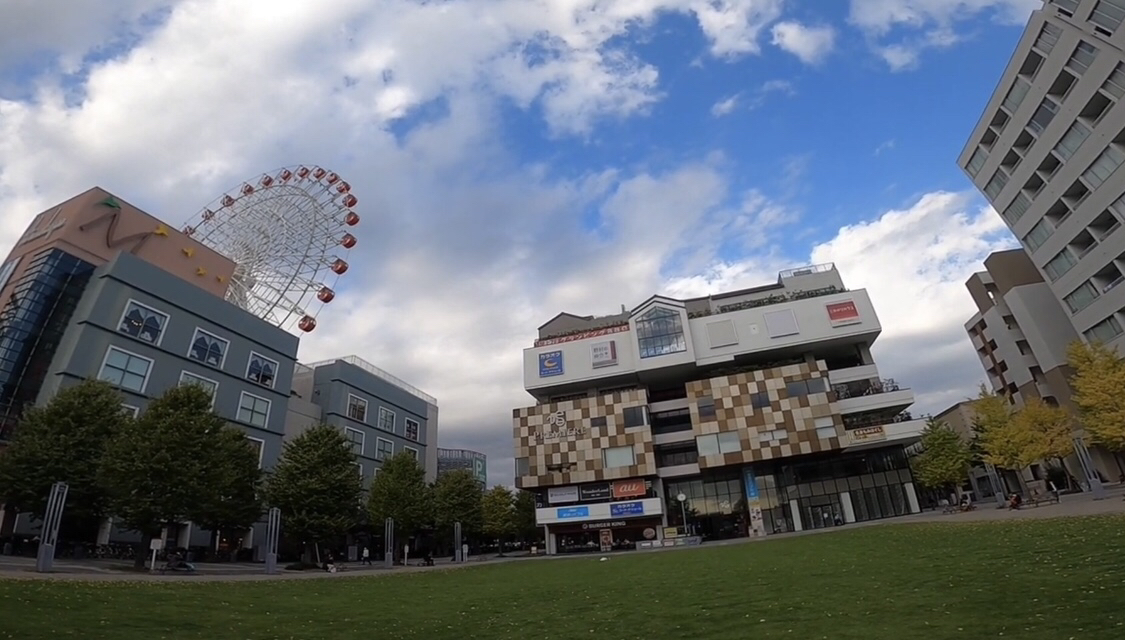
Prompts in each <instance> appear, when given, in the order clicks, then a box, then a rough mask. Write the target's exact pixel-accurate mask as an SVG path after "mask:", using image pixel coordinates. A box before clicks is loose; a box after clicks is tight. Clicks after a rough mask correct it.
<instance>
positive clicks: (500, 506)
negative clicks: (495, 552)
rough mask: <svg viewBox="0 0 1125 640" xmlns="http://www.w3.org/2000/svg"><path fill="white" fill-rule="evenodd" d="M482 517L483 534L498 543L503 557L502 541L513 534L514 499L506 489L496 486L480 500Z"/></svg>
mask: <svg viewBox="0 0 1125 640" xmlns="http://www.w3.org/2000/svg"><path fill="white" fill-rule="evenodd" d="M481 511H482V512H483V516H484V533H485V535H487V536H489V537H490V538H493V539H495V540H497V541H498V542H499V545H500V555H504V541H505V539H506V538H507V537H508V536H510V535H512V534H513V533H514V532H515V514H516V510H515V499H514V496H512V492H511V491H510V490H509V489H508V487H504V486H501V485H496V486H495V487H492V488H491V489H489V490H488V491H486V492H485V493H484V496H483V498H482V499H481Z"/></svg>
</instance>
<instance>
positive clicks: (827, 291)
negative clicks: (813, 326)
mask: <svg viewBox="0 0 1125 640" xmlns="http://www.w3.org/2000/svg"><path fill="white" fill-rule="evenodd" d="M846 292H847V289H845V288H843V287H837V286H836V285H829V286H827V287H821V288H819V289H808V290H800V291H790V292H788V293H776V294H773V295H768V296H766V297H764V298H754V299H753V300H744V301H742V302H736V303H734V304H727V305H723V306H721V307H719V309H718V311H711V310H710V309H704V310H702V311H695V312H692V313H689V314H688V317H689V318H705V317H707V316H710V315H715V314H719V313H731V312H734V311H742V310H743V309H754V308H757V307H767V306H770V305H775V304H785V303H786V302H796V301H798V300H807V299H809V298H819V297H820V296H830V295H832V294H835V293H846Z"/></svg>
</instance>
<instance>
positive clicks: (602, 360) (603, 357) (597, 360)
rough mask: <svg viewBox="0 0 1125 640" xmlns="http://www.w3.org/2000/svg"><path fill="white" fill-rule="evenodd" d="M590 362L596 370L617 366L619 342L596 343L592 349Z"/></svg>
mask: <svg viewBox="0 0 1125 640" xmlns="http://www.w3.org/2000/svg"><path fill="white" fill-rule="evenodd" d="M590 361H591V363H592V364H593V367H594V368H595V369H600V368H601V367H612V366H614V365H616V364H617V341H616V340H606V341H605V342H595V343H594V344H593V345H591V347H590Z"/></svg>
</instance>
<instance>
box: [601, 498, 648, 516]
mask: <svg viewBox="0 0 1125 640" xmlns="http://www.w3.org/2000/svg"><path fill="white" fill-rule="evenodd" d="M644 514H645V503H643V502H622V503H620V504H611V505H609V515H611V516H615V517H620V516H643V515H644Z"/></svg>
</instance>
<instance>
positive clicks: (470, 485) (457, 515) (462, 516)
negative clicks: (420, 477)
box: [433, 469, 482, 540]
mask: <svg viewBox="0 0 1125 640" xmlns="http://www.w3.org/2000/svg"><path fill="white" fill-rule="evenodd" d="M433 504H434V525H435V526H436V527H437V533H438V536H439V537H440V538H439V539H441V540H450V539H451V536H452V535H453V524H454V523H456V522H460V523H461V532H462V535H464V536H466V537H467V536H471V535H476V534H478V533H480V530H481V522H482V516H481V490H480V482H478V481H477V478H476V476H474V475H473V472H472V471H468V470H466V469H457V470H454V471H451V472H449V473H446V474H442V475H441V476H440V477H439V478H438V479H437V482H435V483H434V486H433Z"/></svg>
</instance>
